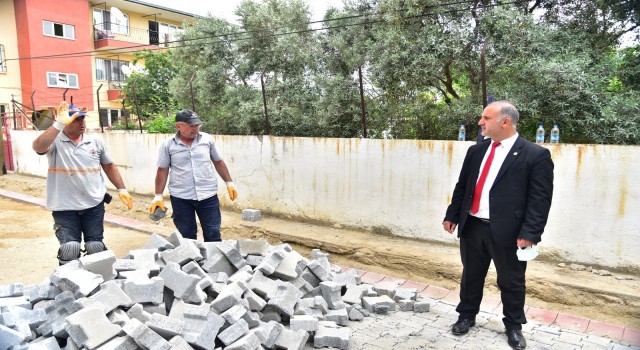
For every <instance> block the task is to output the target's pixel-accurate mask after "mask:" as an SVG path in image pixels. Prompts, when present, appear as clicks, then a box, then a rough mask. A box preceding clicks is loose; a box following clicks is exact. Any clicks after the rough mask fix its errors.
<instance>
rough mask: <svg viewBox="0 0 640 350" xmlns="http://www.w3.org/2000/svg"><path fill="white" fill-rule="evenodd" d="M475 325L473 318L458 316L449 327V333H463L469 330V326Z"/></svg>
mask: <svg viewBox="0 0 640 350" xmlns="http://www.w3.org/2000/svg"><path fill="white" fill-rule="evenodd" d="M475 325H476V319H475V318H459V319H458V321H457V322H456V323H454V324H453V326H452V327H451V333H453V334H455V335H463V334H467V333H468V332H469V328H470V327H473V326H475Z"/></svg>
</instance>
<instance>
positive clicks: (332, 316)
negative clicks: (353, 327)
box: [324, 308, 349, 326]
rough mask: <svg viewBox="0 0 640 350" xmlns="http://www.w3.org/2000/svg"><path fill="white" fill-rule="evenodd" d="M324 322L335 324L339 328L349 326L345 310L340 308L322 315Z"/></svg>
mask: <svg viewBox="0 0 640 350" xmlns="http://www.w3.org/2000/svg"><path fill="white" fill-rule="evenodd" d="M324 320H325V321H331V322H335V323H336V324H338V325H340V326H347V325H348V324H349V314H348V313H347V309H346V308H342V309H338V310H329V311H327V313H326V314H325V315H324Z"/></svg>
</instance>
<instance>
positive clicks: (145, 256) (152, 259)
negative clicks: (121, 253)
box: [127, 249, 165, 276]
mask: <svg viewBox="0 0 640 350" xmlns="http://www.w3.org/2000/svg"><path fill="white" fill-rule="evenodd" d="M127 256H129V257H131V259H133V260H135V261H136V264H137V266H138V269H143V270H149V276H157V275H158V273H159V272H160V268H161V267H162V266H164V265H165V263H164V261H161V260H159V259H160V256H159V255H158V250H157V249H134V250H130V251H129V254H128V255H127Z"/></svg>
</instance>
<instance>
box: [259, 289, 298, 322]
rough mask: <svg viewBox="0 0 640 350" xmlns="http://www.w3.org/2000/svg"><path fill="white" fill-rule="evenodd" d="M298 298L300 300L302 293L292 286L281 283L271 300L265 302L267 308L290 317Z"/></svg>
mask: <svg viewBox="0 0 640 350" xmlns="http://www.w3.org/2000/svg"><path fill="white" fill-rule="evenodd" d="M300 298H302V292H301V291H299V290H298V289H297V288H296V287H294V286H293V284H291V283H289V282H281V283H280V284H279V285H278V290H277V291H276V293H275V295H274V296H273V298H271V299H269V301H268V302H267V307H272V308H275V310H277V311H278V312H280V313H282V314H284V315H287V316H292V315H293V311H294V307H295V305H296V303H297V302H298V300H300Z"/></svg>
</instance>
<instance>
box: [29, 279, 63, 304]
mask: <svg viewBox="0 0 640 350" xmlns="http://www.w3.org/2000/svg"><path fill="white" fill-rule="evenodd" d="M60 292H62V290H61V289H60V288H58V287H57V286H55V285H53V284H51V281H50V280H49V279H46V280H45V281H44V282H42V283H40V284H37V285H33V286H27V287H25V288H24V293H23V294H24V295H26V296H27V297H28V298H29V301H30V302H31V304H36V303H38V302H40V301H42V300H53V298H55V297H56V295H58V294H60Z"/></svg>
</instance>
